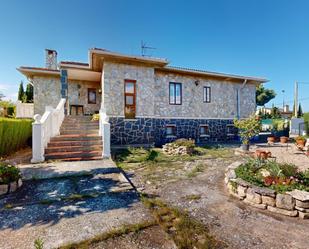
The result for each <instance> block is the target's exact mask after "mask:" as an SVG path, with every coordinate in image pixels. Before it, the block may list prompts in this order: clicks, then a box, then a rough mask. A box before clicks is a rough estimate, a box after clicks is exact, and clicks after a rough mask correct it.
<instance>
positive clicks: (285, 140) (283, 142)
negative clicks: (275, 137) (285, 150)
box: [280, 136, 288, 144]
mask: <svg viewBox="0 0 309 249" xmlns="http://www.w3.org/2000/svg"><path fill="white" fill-rule="evenodd" d="M287 142H288V137H285V136H282V137H280V143H282V144H286V143H287Z"/></svg>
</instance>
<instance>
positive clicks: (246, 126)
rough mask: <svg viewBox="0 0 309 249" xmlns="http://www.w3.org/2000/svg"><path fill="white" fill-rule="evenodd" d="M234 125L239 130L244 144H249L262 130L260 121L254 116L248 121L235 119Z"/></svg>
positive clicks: (247, 119)
mask: <svg viewBox="0 0 309 249" xmlns="http://www.w3.org/2000/svg"><path fill="white" fill-rule="evenodd" d="M234 125H235V127H236V128H238V129H239V135H240V137H241V141H242V143H243V144H249V141H250V139H251V138H252V137H254V136H255V135H257V134H259V132H260V130H261V123H260V120H259V119H258V118H257V117H255V116H254V115H251V116H250V117H249V118H246V119H240V120H237V119H235V120H234Z"/></svg>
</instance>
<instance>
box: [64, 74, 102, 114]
mask: <svg viewBox="0 0 309 249" xmlns="http://www.w3.org/2000/svg"><path fill="white" fill-rule="evenodd" d="M88 88H95V89H96V93H97V94H96V97H97V99H96V104H88ZM100 88H101V85H100V83H99V82H90V81H78V80H69V82H68V98H69V104H70V105H71V104H78V105H83V106H84V112H85V114H93V113H96V112H99V110H100V106H101V96H102V94H101V93H99V90H100ZM73 109H74V110H73ZM73 109H72V114H75V108H73Z"/></svg>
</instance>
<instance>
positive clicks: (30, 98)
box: [25, 83, 33, 103]
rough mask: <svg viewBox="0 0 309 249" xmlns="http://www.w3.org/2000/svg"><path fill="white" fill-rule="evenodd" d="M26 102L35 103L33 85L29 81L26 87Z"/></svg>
mask: <svg viewBox="0 0 309 249" xmlns="http://www.w3.org/2000/svg"><path fill="white" fill-rule="evenodd" d="M25 95H26V102H27V103H33V86H32V84H30V83H28V84H27V87H26V93H25Z"/></svg>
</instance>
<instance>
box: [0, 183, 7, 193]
mask: <svg viewBox="0 0 309 249" xmlns="http://www.w3.org/2000/svg"><path fill="white" fill-rule="evenodd" d="M7 192H8V185H7V184H1V185H0V195H4V194H6V193H7Z"/></svg>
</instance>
